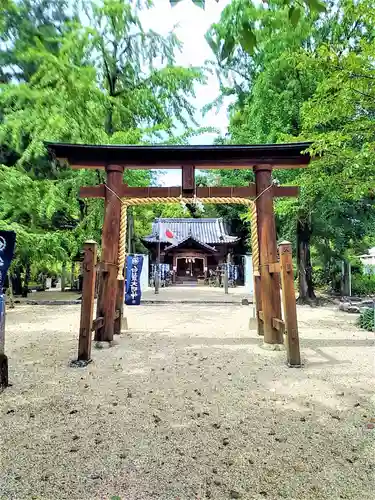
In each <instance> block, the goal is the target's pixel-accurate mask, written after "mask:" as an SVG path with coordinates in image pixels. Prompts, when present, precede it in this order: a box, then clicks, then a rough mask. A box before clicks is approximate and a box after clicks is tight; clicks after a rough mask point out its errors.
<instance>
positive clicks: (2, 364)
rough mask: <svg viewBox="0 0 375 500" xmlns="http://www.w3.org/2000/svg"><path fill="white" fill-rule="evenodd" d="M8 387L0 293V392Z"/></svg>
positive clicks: (3, 312) (2, 299)
mask: <svg viewBox="0 0 375 500" xmlns="http://www.w3.org/2000/svg"><path fill="white" fill-rule="evenodd" d="M1 291H2V290H1ZM8 385H9V381H8V358H7V356H6V355H5V295H4V294H3V293H0V392H1V391H2V390H3V389H5V387H8Z"/></svg>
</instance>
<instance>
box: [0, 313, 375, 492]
mask: <svg viewBox="0 0 375 500" xmlns="http://www.w3.org/2000/svg"><path fill="white" fill-rule="evenodd" d="M248 315H249V308H248V307H246V306H242V307H241V306H229V305H224V306H216V305H203V304H202V305H188V304H178V305H177V304H174V305H153V306H152V305H150V306H140V307H138V308H136V307H134V308H129V324H130V326H131V332H130V333H129V334H123V335H122V336H121V337H120V338H119V339H118V345H116V346H115V347H113V348H112V349H103V350H98V349H93V359H94V362H93V363H92V364H91V365H89V366H88V367H87V368H84V369H80V368H70V367H69V365H68V362H69V360H70V359H73V358H74V357H75V355H76V347H77V346H76V344H77V332H78V323H79V306H63V307H55V306H48V307H43V306H39V307H32V306H18V307H17V308H16V309H15V310H11V311H9V313H8V317H7V340H6V352H7V354H8V356H9V363H10V379H11V382H12V383H13V386H12V387H10V388H8V389H7V390H6V391H5V392H3V393H2V394H1V395H0V405H1V410H0V415H1V434H0V460H1V464H0V466H1V478H0V498H1V499H7V500H8V499H17V500H22V499H38V500H40V499H43V500H62V499H70V500H86V499H90V500H96V499H98V500H99V499H100V500H102V499H103V500H106V499H108V500H109V499H112V498H113V497H114V498H117V496H118V497H119V498H121V500H143V499H144V500H146V499H147V500H151V499H161V500H169V499H171V500H172V499H173V500H176V499H180V500H188V499H205V498H212V499H215V500H216V499H217V500H221V499H230V498H242V499H258V500H264V499H267V500H274V499H283V498H287V499H289V500H310V499H314V500H323V499H324V500H326V499H330V500H339V499H352V500H374V498H375V493H374V491H375V480H374V478H375V446H374V445H375V440H374V437H375V429H372V428H371V427H374V423H375V411H374V403H375V398H374V345H373V338H372V335H371V334H370V333H365V332H362V331H359V330H357V329H356V327H354V326H353V324H352V323H353V321H354V318H353V317H352V316H350V315H347V314H345V313H340V312H338V311H334V310H333V309H331V308H319V309H310V308H307V307H306V308H304V307H302V308H300V309H299V319H300V336H301V338H302V355H303V358H304V361H305V363H306V364H305V367H304V368H303V369H288V368H287V367H286V366H285V352H270V351H266V350H264V349H262V348H261V347H260V341H259V338H257V336H256V333H255V332H254V331H251V332H249V331H248V330H247V328H246V325H247V321H248Z"/></svg>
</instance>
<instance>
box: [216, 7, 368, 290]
mask: <svg viewBox="0 0 375 500" xmlns="http://www.w3.org/2000/svg"><path fill="white" fill-rule="evenodd" d="M231 5H233V2H232V4H231ZM373 13H374V2H372V1H367V0H366V1H360V2H352V1H347V0H345V1H342V2H340V3H337V2H335V3H332V4H329V5H328V6H327V11H326V13H324V14H321V15H317V14H316V13H315V14H312V15H311V14H310V15H305V14H302V15H301V16H300V19H299V21H298V23H294V22H293V20H292V19H290V16H289V12H288V9H287V8H285V7H284V6H282V5H281V3H279V2H270V3H269V5H268V6H267V7H263V6H261V7H258V8H257V9H255V10H254V11H253V14H252V15H253V17H254V18H255V19H259V23H257V24H256V25H257V26H258V28H257V31H256V35H257V40H258V44H257V49H256V51H255V52H254V54H253V56H251V57H249V56H247V55H246V54H245V53H244V52H243V50H242V49H241V48H237V52H236V53H235V54H234V55H233V56H232V57H231V58H229V61H228V64H227V65H226V68H225V71H224V72H222V73H221V74H222V75H223V77H224V78H225V79H223V82H222V87H223V94H229V93H232V94H234V95H235V97H236V100H235V103H234V105H233V106H232V109H231V120H230V127H229V137H228V138H227V140H229V141H231V142H234V143H262V142H263V143H264V142H285V141H295V140H299V139H303V140H313V142H314V144H313V147H312V148H311V153H312V154H314V155H316V161H314V162H313V163H312V165H311V166H310V167H309V168H307V169H301V170H297V171H295V170H294V171H277V172H275V177H277V178H278V180H280V181H281V182H282V183H289V184H298V185H300V186H301V195H300V197H299V199H297V200H294V199H284V200H280V201H278V203H277V205H276V210H277V214H278V232H279V235H280V237H282V238H285V237H287V238H291V239H292V240H293V241H295V240H296V238H295V236H296V233H297V242H296V243H297V257H298V264H299V283H300V296H301V298H302V299H303V300H306V299H311V298H313V297H314V290H313V280H312V267H311V259H310V255H311V252H312V253H313V254H314V255H315V259H316V261H318V262H319V264H321V265H322V266H323V267H324V268H325V269H328V274H329V267H330V266H331V265H333V263H334V261H335V260H337V259H339V258H340V259H341V258H345V257H346V256H347V253H348V251H349V250H350V249H353V251H359V250H360V248H361V246H362V245H363V244H364V241H365V238H366V235H368V234H369V233H371V230H373V228H374V185H375V182H374V180H375V176H374V174H375V170H374V169H375V164H374V160H373V158H372V157H371V153H370V151H373V148H374V134H373V103H374V97H375V96H374V92H373V90H374V87H373V85H372V82H373V79H374V76H375V75H374V70H373V64H372V61H373V58H374V55H375V54H374V44H373V37H374V20H373V16H374V14H373ZM222 21H223V25H221V23H220V24H219V28H217V27H213V30H214V31H215V30H217V29H219V30H220V29H222V28H223V26H225V25H226V24H225V23H226V20H225V19H222ZM216 55H217V60H218V65H220V68H221V67H222V63H221V57H220V55H218V54H216ZM229 78H231V81H232V83H233V82H234V85H232V86H229V85H228V83H227V82H228V79H229ZM235 176H236V177H237V179H238V181H239V182H242V183H243V184H245V183H247V182H248V181H249V179H248V176H246V178H245V177H244V176H243V174H242V173H241V172H238V173H236V174H235ZM227 177H228V174H227V173H223V174H222V176H221V180H220V182H221V183H224V182H225V183H226V179H227ZM245 218H246V217H245ZM296 229H297V231H296Z"/></svg>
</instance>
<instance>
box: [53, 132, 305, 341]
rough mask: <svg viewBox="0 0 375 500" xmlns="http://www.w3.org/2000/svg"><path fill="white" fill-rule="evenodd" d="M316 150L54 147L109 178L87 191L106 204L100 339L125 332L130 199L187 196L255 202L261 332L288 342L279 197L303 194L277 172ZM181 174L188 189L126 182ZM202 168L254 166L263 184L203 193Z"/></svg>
mask: <svg viewBox="0 0 375 500" xmlns="http://www.w3.org/2000/svg"><path fill="white" fill-rule="evenodd" d="M310 145H311V143H308V142H304V143H293V144H271V145H255V146H232V145H224V146H221V145H220V146H219V145H218V146H216V145H213V146H117V145H100V146H96V145H83V144H61V143H46V146H47V148H48V150H49V152H50V154H51V155H52V156H53V157H54V158H57V159H58V160H60V161H62V162H65V163H66V162H67V163H68V164H69V165H70V166H71V168H75V169H77V168H89V169H99V168H100V169H102V168H104V169H105V172H106V182H105V184H101V185H97V186H89V187H83V188H81V190H80V196H81V197H83V198H104V200H105V214H104V224H103V231H102V259H101V261H102V262H101V271H102V287H101V292H100V295H99V298H98V307H97V317H100V318H102V320H101V325H100V326H99V327H98V328H97V330H96V335H95V340H98V341H108V342H110V341H112V340H113V334H114V333H120V331H121V316H120V317H116V304H117V305H118V306H119V304H122V303H123V293H124V282H123V275H122V269H120V272H118V271H119V269H118V264H119V247H120V249H121V244H120V224H121V205H122V202H121V200H122V199H128V200H129V202H130V199H137V200H140V199H148V200H149V201H150V202H152V201H153V202H157V201H163V200H161V198H164V199H168V201H169V202H177V201H178V199H179V198H180V197H183V198H187V199H193V198H194V197H196V198H197V199H200V200H202V199H203V200H204V201H205V202H206V203H207V202H211V203H214V202H215V201H216V203H217V202H218V200H220V201H219V202H220V203H223V199H225V201H224V202H227V203H229V202H237V203H238V202H239V199H243V200H244V201H245V200H249V199H250V198H255V204H254V211H255V213H256V217H257V234H255V235H254V236H255V241H256V242H257V243H258V245H259V263H258V265H256V266H254V274H255V298H256V308H257V325H258V334H259V335H264V342H265V343H266V344H282V343H283V335H282V331H281V329H280V328H279V327H278V321H279V322H280V320H281V317H282V316H281V300H280V276H279V272H280V266H279V264H278V258H277V242H276V228H275V216H274V210H273V198H274V197H289V196H298V193H299V189H298V187H296V186H281V187H279V186H275V185H274V184H273V181H272V170H273V169H280V168H281V169H285V168H300V167H306V166H307V165H308V164H309V162H310V159H311V158H310V156H309V155H308V154H304V153H303V152H304V151H305V150H306V149H308V148H309V147H310ZM176 168H180V169H182V186H181V187H145V188H144V187H128V186H127V185H126V184H124V183H123V174H124V171H125V170H126V169H147V170H149V169H163V170H165V169H176ZM195 168H201V169H249V168H252V169H253V171H254V175H255V184H250V185H249V186H247V187H198V188H196V186H195ZM145 201H146V200H145ZM253 241H254V239H253ZM123 246H124V245H123ZM120 260H121V259H120ZM122 264H123V262H122ZM118 278H120V280H119V282H118ZM121 278H122V280H121Z"/></svg>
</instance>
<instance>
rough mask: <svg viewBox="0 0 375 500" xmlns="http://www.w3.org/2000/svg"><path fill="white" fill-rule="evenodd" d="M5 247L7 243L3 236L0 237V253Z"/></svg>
mask: <svg viewBox="0 0 375 500" xmlns="http://www.w3.org/2000/svg"><path fill="white" fill-rule="evenodd" d="M6 246H7V242H6V240H5V238H4V236H0V251H2V250H5V249H6Z"/></svg>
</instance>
